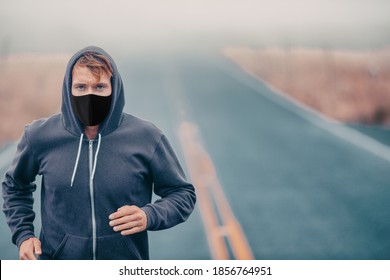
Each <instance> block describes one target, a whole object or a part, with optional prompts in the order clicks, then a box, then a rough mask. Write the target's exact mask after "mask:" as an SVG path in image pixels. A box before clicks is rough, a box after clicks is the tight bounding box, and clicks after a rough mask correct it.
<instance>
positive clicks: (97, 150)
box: [91, 133, 102, 181]
mask: <svg viewBox="0 0 390 280" xmlns="http://www.w3.org/2000/svg"><path fill="white" fill-rule="evenodd" d="M101 141H102V136H101V135H100V133H99V140H98V145H97V149H96V154H95V160H94V163H93V168H92V174H91V180H92V181H93V178H94V177H95V170H96V163H97V157H98V154H99V150H100V143H101Z"/></svg>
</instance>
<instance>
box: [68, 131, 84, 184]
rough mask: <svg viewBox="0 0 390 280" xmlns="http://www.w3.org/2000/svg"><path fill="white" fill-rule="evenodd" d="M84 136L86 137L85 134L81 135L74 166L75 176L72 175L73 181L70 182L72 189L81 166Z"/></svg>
mask: <svg viewBox="0 0 390 280" xmlns="http://www.w3.org/2000/svg"><path fill="white" fill-rule="evenodd" d="M83 136H84V134H83V133H81V136H80V142H79V149H78V151H77V157H76V162H75V164H74V169H73V175H72V179H71V180H70V186H71V187H73V181H74V177H75V176H76V170H77V166H78V165H79V159H80V153H81V146H82V144H83Z"/></svg>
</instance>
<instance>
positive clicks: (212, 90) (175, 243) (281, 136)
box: [0, 54, 390, 259]
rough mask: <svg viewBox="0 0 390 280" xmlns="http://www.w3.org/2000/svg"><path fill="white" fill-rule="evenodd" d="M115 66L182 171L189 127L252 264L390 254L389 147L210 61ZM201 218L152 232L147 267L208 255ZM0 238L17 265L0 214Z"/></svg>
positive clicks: (3, 251) (134, 109)
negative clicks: (182, 138) (182, 132)
mask: <svg viewBox="0 0 390 280" xmlns="http://www.w3.org/2000/svg"><path fill="white" fill-rule="evenodd" d="M118 64H119V65H118V66H119V69H120V71H121V75H122V77H123V79H124V83H125V90H126V92H127V96H126V107H125V110H126V111H127V112H129V113H132V114H134V115H137V116H140V117H142V118H146V119H149V120H152V121H153V122H154V123H155V124H156V125H157V126H159V127H160V128H161V129H162V130H163V131H164V132H165V133H166V134H167V136H168V138H169V139H170V141H171V143H172V144H173V146H174V148H175V150H176V151H177V154H178V156H179V159H180V160H181V162H182V163H183V166H184V167H185V168H186V170H187V174H188V175H190V174H189V172H188V164H187V163H186V161H185V155H184V154H183V149H182V147H181V145H180V142H179V132H178V130H179V127H180V125H181V124H182V123H183V122H191V123H193V124H195V125H196V126H197V128H198V129H199V131H198V132H199V133H198V134H199V138H200V140H199V141H200V142H201V144H202V146H203V147H204V149H205V150H206V151H207V153H208V155H209V156H210V159H211V161H212V163H213V166H214V168H215V171H216V174H217V176H218V179H219V182H220V183H221V187H222V190H223V192H224V195H225V196H226V199H227V201H228V203H229V205H230V207H231V210H232V212H233V213H234V215H235V217H236V218H237V220H238V222H239V223H240V225H241V228H242V232H243V234H244V235H245V238H246V240H247V242H248V244H249V247H250V249H251V251H252V253H253V256H254V258H256V259H389V258H390V238H389V233H390V223H389V221H390V203H389V199H390V188H389V182H390V172H388V170H389V168H390V149H389V148H388V147H387V146H385V145H382V144H380V143H379V142H377V141H376V140H374V139H373V138H369V137H367V136H365V135H364V134H361V133H359V132H357V131H356V130H354V129H351V128H350V127H347V126H345V125H342V124H338V123H333V122H329V121H328V120H326V119H324V118H322V117H321V116H319V115H317V114H315V113H313V112H311V111H309V110H306V109H305V108H302V107H300V106H297V105H296V104H294V103H293V102H291V101H289V100H288V99H286V98H284V97H282V96H280V95H278V94H276V93H274V92H272V90H271V89H269V88H268V87H266V86H265V85H264V84H263V83H261V82H258V81H257V80H255V79H253V78H252V77H250V76H249V75H247V74H245V73H244V72H243V71H241V70H240V69H239V68H238V67H237V66H236V65H234V64H233V63H230V62H228V61H227V60H224V59H223V58H222V57H220V56H219V55H218V54H215V55H197V56H194V57H190V56H180V57H173V56H169V55H167V56H155V57H147V58H146V57H137V58H136V57H129V58H126V59H121V60H120V61H119V63H118ZM1 165H2V166H3V165H4V164H3V162H2V163H1ZM4 171H5V170H4V168H3V169H2V170H0V172H2V173H4ZM199 210H200V209H199V204H198V208H197V209H196V211H195V212H194V214H193V215H192V216H191V217H190V219H189V220H188V221H187V222H186V223H184V224H182V225H179V226H177V227H175V228H172V229H169V230H165V231H161V232H151V233H150V239H151V240H150V251H151V257H152V258H153V259H210V258H212V256H213V252H212V250H210V248H209V246H208V243H207V242H208V241H207V240H208V238H207V234H209V231H208V229H204V227H203V223H202V217H201V213H202V212H201V211H199ZM38 224H39V221H38ZM37 227H38V228H39V225H38V226H37ZM0 234H1V241H0V258H1V259H12V258H16V257H17V253H16V250H15V248H14V246H13V245H11V244H10V233H9V230H8V229H7V228H6V226H5V221H4V217H2V216H1V217H0Z"/></svg>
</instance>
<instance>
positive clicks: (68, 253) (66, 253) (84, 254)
mask: <svg viewBox="0 0 390 280" xmlns="http://www.w3.org/2000/svg"><path fill="white" fill-rule="evenodd" d="M91 258H92V244H91V239H90V238H88V237H80V236H75V235H70V234H66V235H65V237H64V238H63V239H62V241H61V244H60V245H59V247H58V248H57V250H56V251H55V253H54V254H53V259H57V260H88V259H91Z"/></svg>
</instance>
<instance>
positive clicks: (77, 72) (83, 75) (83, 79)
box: [72, 65, 110, 83]
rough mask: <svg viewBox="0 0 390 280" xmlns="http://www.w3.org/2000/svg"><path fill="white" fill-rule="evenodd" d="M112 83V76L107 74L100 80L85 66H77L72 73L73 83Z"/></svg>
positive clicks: (101, 76)
mask: <svg viewBox="0 0 390 280" xmlns="http://www.w3.org/2000/svg"><path fill="white" fill-rule="evenodd" d="M101 82H105V83H107V82H110V76H108V75H107V74H106V73H104V72H103V73H102V74H101V75H100V79H99V78H98V77H96V76H94V75H93V73H92V72H91V71H90V70H89V69H88V67H85V66H78V65H76V66H75V67H74V68H73V71H72V83H101Z"/></svg>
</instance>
